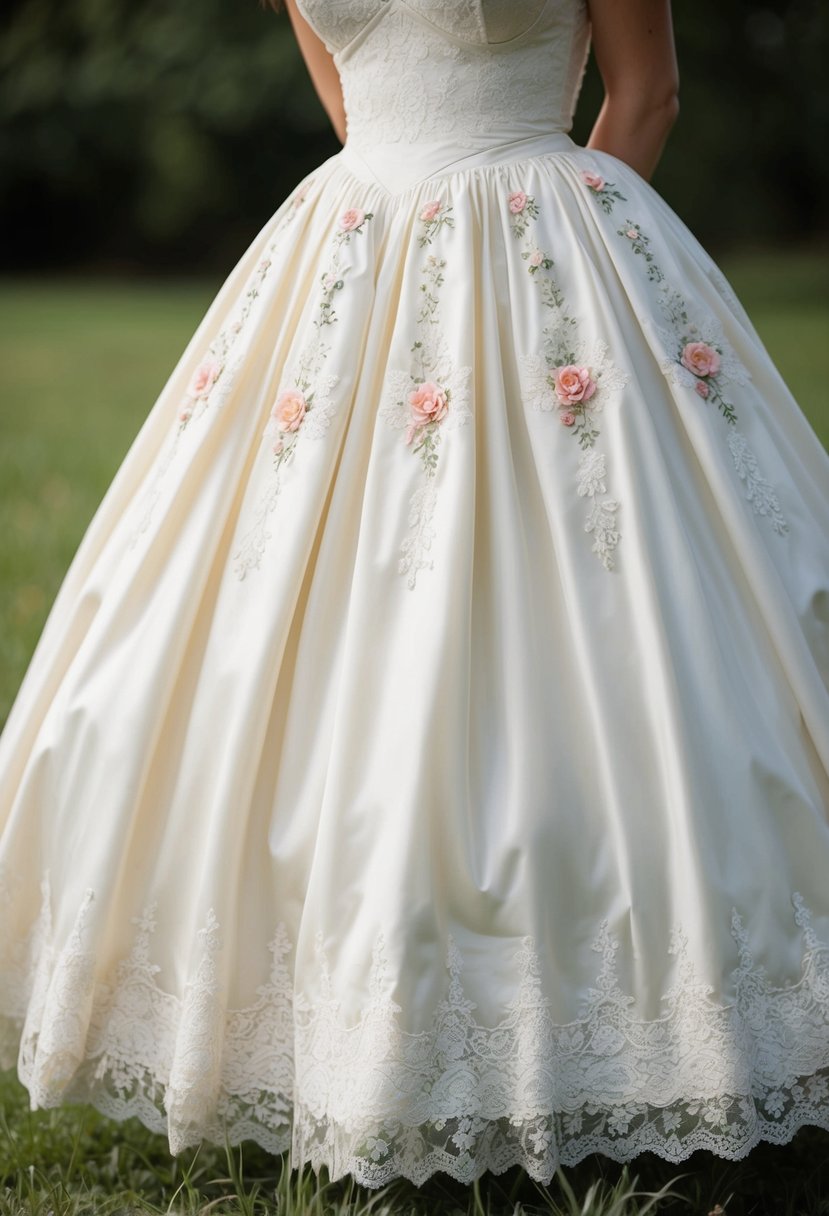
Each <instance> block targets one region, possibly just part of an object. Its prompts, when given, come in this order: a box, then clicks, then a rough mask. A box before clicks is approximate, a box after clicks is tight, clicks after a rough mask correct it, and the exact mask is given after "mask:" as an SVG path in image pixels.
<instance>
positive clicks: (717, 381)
mask: <svg viewBox="0 0 829 1216" xmlns="http://www.w3.org/2000/svg"><path fill="white" fill-rule="evenodd" d="M659 307H660V308H661V310H662V314H663V316H664V317H665V318H666V319H667V321H668V322H669V324H670V329H668V330H666V329H661V330H660V336H661V338H662V340H663V342H664V344H665V347H666V348H667V350H669V351H671V352H672V353H671V355H670V356H669V358H668V359H666V360H663V362H662V371H663V372H664V373H665V375H666V376H668V378H669V379H670V380H671V382H672V383H673V384H675V385H677V386H678V387H685V388H690V389H693V391H694V392H695V393H696V394H697V396H698V397H701V398H702V399H703V401H707V402H710V403H711V404H713V405H716V406H717V408H718V409H719V411H720V413H721V414H722V416H723V417H724V418H725V420H726V422H728V423H729V424H730V425H732V426H733V425H734V423H735V422H736V421H737V413H736V411H735V409H734V406H733V405H732V404H731V402H730V401H729V400H728V399H727V397H726V396H725V395H724V393H725V392H726V391H727V389H726V386H727V385H728V384H746V383H747V382H748V375H747V373H746V372H745V371H744V369H743V368H742V366H741V364H740V363H739V362H738V361H737V359H735V358H734V357H733V356H732V355H731V353H730V351H727V349H726V345H725V339H724V338H723V335H722V331H721V329H720V326H719V325H718V324H717V322H716V321H714V320H713V319H710V320H707V321H704V322H696V321H694V320H693V319H692V318H691V317H690V316H689V313H688V306H687V304H686V302H685V300H684V298H683V296H682V295H681V294H680V293H679V292H678V291H674V290H672V289H671V288H665V289H663V290H662V291H661V292H660V295H659Z"/></svg>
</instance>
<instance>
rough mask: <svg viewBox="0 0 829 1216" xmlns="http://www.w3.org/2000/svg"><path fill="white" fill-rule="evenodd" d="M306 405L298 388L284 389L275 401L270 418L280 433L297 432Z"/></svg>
mask: <svg viewBox="0 0 829 1216" xmlns="http://www.w3.org/2000/svg"><path fill="white" fill-rule="evenodd" d="M306 409H307V403H306V401H305V397H304V395H303V394H302V393H301V392H300V391H299V389H298V388H286V389H285V391H284V392H282V393H280V394H279V396H278V397H277V399H276V404H275V405H274V407H273V409H272V410H271V417H272V418H273V419H274V421H275V422H276V425H277V426H278V427H279V429H280V430H281V431H298V430H299V428H300V426H301V425H302V419H303V418H304V417H305V411H306Z"/></svg>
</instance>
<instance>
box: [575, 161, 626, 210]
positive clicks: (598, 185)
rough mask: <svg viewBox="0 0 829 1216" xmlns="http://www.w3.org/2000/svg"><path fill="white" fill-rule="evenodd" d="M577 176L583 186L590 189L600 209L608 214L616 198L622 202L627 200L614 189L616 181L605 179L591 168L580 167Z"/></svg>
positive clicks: (614, 204)
mask: <svg viewBox="0 0 829 1216" xmlns="http://www.w3.org/2000/svg"><path fill="white" fill-rule="evenodd" d="M579 177H580V178H581V180H582V181H583V182H584V184H585V186H587V187H588V188H589V189H590V190H591V192H592V194H593V196H594V198H595V199H596V202H597V203H598V204H599V206H600V207H601V208H602V210H603V211H605V212H607V214H608V215H610V213H611V211H612V210H613V208H614V207H615V206H616V200H617V199H618V200H619V201H620V202H622V203H626V202H627V198H626V196H625V195H624V194H622V193H621V192H620V191H619V190H617V189H616V183H615V182H609V181H606V180H605V178H603V177H602V175H601V174H600V173H594V172H593V170H592V169H582V170H581V172H580V173H579Z"/></svg>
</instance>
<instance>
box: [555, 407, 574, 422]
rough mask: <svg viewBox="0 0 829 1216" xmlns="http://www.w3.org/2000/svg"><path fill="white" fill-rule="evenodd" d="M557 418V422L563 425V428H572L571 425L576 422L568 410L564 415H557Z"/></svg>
mask: <svg viewBox="0 0 829 1216" xmlns="http://www.w3.org/2000/svg"><path fill="white" fill-rule="evenodd" d="M558 417H559V421H560V422H561V423H563V424H564V426H572V425H573V423H574V422H575V421H576V415H575V414H571V413H570V411H569V410H568V411H567V413H566V414H559V416H558Z"/></svg>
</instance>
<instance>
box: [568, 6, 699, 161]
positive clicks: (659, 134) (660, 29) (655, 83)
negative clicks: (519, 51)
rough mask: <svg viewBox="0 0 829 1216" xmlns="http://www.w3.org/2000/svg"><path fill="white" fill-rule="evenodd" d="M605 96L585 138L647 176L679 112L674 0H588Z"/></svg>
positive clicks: (597, 61)
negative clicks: (672, 18)
mask: <svg viewBox="0 0 829 1216" xmlns="http://www.w3.org/2000/svg"><path fill="white" fill-rule="evenodd" d="M588 8H589V10H590V20H591V24H592V40H593V54H594V55H595V57H596V65H597V67H598V69H599V73H600V75H601V78H602V83H603V84H604V89H605V97H604V102H603V103H602V108H601V110H600V111H599V117H598V118H597V119H596V122H595V124H594V126H593V130H592V131H591V133H590V138H589V140H588V141H587V146H588V148H596V149H598V150H599V151H602V152H610V153H611V154H612V155H613V156H618V158H619V159H620V160H623V161H625V163H626V164H628V165H630V166H631V167H632V168H633V169H635V170H636V171H637V173H639V174H640V175H641V176H642V177H644V178H645V179H649V178H650V177H651V176H652V174H653V171H654V169H655V168H656V166H657V163H658V161H659V158H660V156H661V155H662V150H663V148H664V146H665V141H666V139H667V138H668V135H669V133H670V130H671V127H672V126H673V125H674V123H675V122H676V119H677V115H678V114H679V97H678V92H679V71H678V68H677V62H676V50H675V46H674V33H673V25H672V22H671V4H670V0H588Z"/></svg>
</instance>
